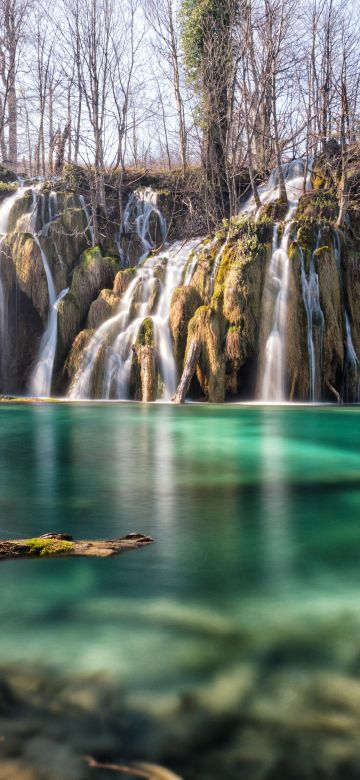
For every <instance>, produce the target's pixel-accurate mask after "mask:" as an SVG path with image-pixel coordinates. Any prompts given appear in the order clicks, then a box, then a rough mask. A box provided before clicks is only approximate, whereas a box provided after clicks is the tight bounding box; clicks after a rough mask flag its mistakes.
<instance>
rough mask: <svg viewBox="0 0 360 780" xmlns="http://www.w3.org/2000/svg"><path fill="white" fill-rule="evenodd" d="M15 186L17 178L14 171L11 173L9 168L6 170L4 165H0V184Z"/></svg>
mask: <svg viewBox="0 0 360 780" xmlns="http://www.w3.org/2000/svg"><path fill="white" fill-rule="evenodd" d="M1 183H2V184H16V186H17V176H16V173H14V171H11V170H10V168H7V167H6V165H1V164H0V184H1Z"/></svg>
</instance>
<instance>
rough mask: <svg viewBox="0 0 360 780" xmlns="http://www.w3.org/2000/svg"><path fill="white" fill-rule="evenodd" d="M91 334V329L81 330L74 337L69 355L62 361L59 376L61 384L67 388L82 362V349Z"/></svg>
mask: <svg viewBox="0 0 360 780" xmlns="http://www.w3.org/2000/svg"><path fill="white" fill-rule="evenodd" d="M93 335H94V331H93V330H81V331H80V333H78V334H77V336H76V337H75V339H74V341H73V344H72V347H71V350H70V352H69V355H68V356H67V358H66V360H65V363H64V367H63V371H62V376H61V378H60V383H61V386H63V387H65V388H67V387H68V386H69V385H70V384H71V382H72V380H73V379H74V377H75V374H76V373H77V371H78V370H79V368H80V366H81V364H82V359H83V355H84V351H85V349H86V347H87V346H88V344H89V342H90V339H91V338H92V336H93Z"/></svg>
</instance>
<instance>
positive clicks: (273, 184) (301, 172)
mask: <svg viewBox="0 0 360 780" xmlns="http://www.w3.org/2000/svg"><path fill="white" fill-rule="evenodd" d="M281 167H282V171H283V174H284V179H285V186H286V192H287V196H288V199H289V203H291V204H296V205H297V204H298V202H299V200H300V197H301V195H302V194H303V191H304V177H305V160H302V159H299V160H291V161H290V162H287V163H284V164H283V165H282V166H281ZM311 167H312V165H311V164H309V165H308V168H307V173H306V177H305V190H309V189H311ZM258 195H259V198H260V200H261V205H262V206H264V205H265V204H267V203H273V202H274V201H276V200H278V199H279V195H280V191H279V171H278V169H277V168H274V169H273V170H272V171H271V173H270V176H269V178H268V180H267V182H266V183H265V184H261V185H260V186H259V187H258ZM256 211H257V208H256V203H255V199H254V196H253V195H252V196H251V197H250V198H249V199H248V200H247V201H246V203H244V205H243V206H242V207H241V209H240V213H249V212H250V213H254V214H256Z"/></svg>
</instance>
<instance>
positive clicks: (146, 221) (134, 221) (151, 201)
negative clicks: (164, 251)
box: [122, 187, 167, 262]
mask: <svg viewBox="0 0 360 780" xmlns="http://www.w3.org/2000/svg"><path fill="white" fill-rule="evenodd" d="M157 198H158V196H157V192H155V190H153V189H152V187H146V188H145V189H143V190H140V189H139V190H135V191H134V192H132V193H131V195H130V196H129V199H128V202H127V204H126V207H125V210H124V217H123V225H122V230H123V233H125V234H126V233H129V232H131V231H132V230H133V229H134V228H135V230H136V233H137V234H138V236H139V238H140V241H141V243H142V246H143V250H144V251H143V254H142V255H141V257H140V260H139V262H142V261H143V260H144V259H145V257H147V255H148V254H149V252H151V250H152V249H154V246H155V244H154V241H153V238H152V236H151V220H152V218H153V217H154V215H155V219H156V220H157V221H158V224H159V228H160V236H161V243H162V244H163V243H164V242H165V240H166V235H167V227H166V220H165V219H164V217H163V215H162V214H161V211H160V210H159V209H158V206H157Z"/></svg>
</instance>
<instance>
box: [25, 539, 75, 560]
mask: <svg viewBox="0 0 360 780" xmlns="http://www.w3.org/2000/svg"><path fill="white" fill-rule="evenodd" d="M26 544H27V546H28V547H29V553H31V554H32V555H40V556H41V557H45V556H47V555H66V554H69V553H71V552H72V551H73V550H74V549H75V544H74V542H68V541H66V540H64V539H61V540H59V539H41V538H40V537H35V538H33V539H27V540H26Z"/></svg>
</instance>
